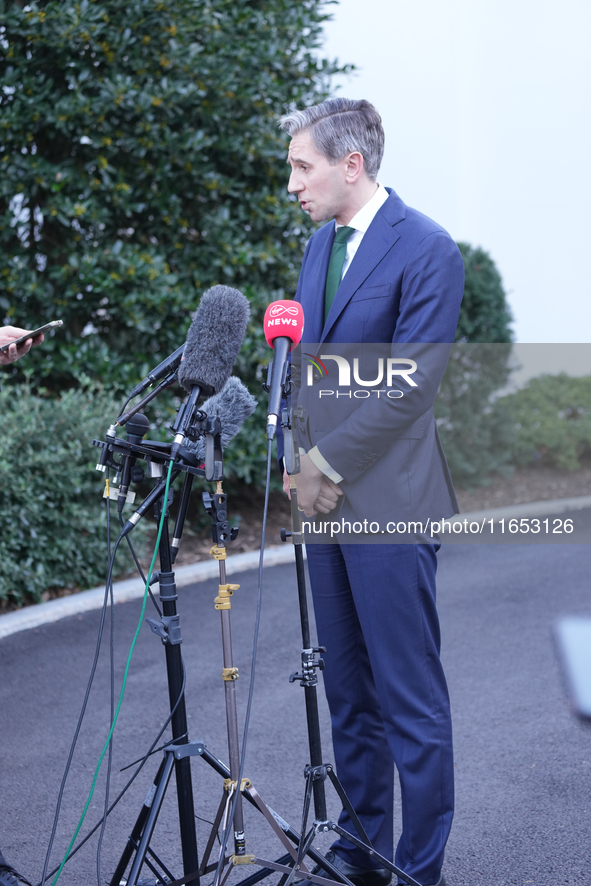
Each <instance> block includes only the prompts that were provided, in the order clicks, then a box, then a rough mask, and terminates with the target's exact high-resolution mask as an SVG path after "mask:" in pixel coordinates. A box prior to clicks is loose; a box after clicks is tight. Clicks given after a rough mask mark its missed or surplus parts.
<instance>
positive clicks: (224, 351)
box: [179, 286, 250, 394]
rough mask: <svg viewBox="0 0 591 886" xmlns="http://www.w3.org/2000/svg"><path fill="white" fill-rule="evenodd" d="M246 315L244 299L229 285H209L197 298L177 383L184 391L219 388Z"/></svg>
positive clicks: (233, 356)
mask: <svg viewBox="0 0 591 886" xmlns="http://www.w3.org/2000/svg"><path fill="white" fill-rule="evenodd" d="M249 316H250V305H249V303H248V299H247V298H246V297H245V296H244V295H242V293H241V292H239V291H238V290H237V289H231V288H230V287H229V286H212V288H211V289H208V290H207V292H205V293H204V294H203V296H202V298H201V301H200V303H199V307H198V309H197V313H196V314H195V317H194V319H193V322H192V323H191V326H190V327H189V331H188V333H187V342H186V345H185V351H184V355H183V360H182V362H181V365H180V367H179V382H180V384H181V385H182V386H183V387H184V388H185V390H186V391H189V392H190V391H191V390H192V388H193V386H194V385H200V386H201V387H202V388H203V389H204V392H205V393H209V394H212V393H218V392H219V391H221V390H222V388H223V387H224V385H225V384H226V382H227V381H228V379H229V377H230V373H231V372H232V366H233V365H234V361H235V360H236V356H237V354H238V351H239V350H240V345H241V344H242V339H243V338H244V333H245V332H246V324H247V323H248V318H249Z"/></svg>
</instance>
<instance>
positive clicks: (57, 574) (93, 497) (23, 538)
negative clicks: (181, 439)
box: [0, 385, 126, 605]
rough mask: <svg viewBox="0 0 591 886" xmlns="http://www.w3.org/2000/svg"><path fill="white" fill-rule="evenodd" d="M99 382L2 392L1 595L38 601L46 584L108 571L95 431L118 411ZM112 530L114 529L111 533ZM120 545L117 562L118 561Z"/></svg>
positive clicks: (79, 582) (90, 579) (94, 579)
mask: <svg viewBox="0 0 591 886" xmlns="http://www.w3.org/2000/svg"><path fill="white" fill-rule="evenodd" d="M116 408H117V407H116V405H115V403H114V401H113V397H112V395H110V394H109V393H108V392H106V391H104V390H101V389H99V388H94V389H82V388H79V389H77V390H70V391H66V392H65V393H63V394H62V395H61V396H60V397H54V398H51V399H49V398H46V397H43V396H34V395H33V394H32V393H31V391H30V388H29V387H28V386H26V385H15V386H10V387H9V386H7V385H4V387H3V390H2V392H1V393H0V415H1V416H2V431H1V433H0V504H1V508H2V532H1V534H0V562H1V563H2V572H1V574H0V601H7V602H9V603H12V604H17V605H22V604H23V603H30V602H39V601H40V600H41V594H42V593H43V592H44V591H46V590H48V589H50V588H72V589H80V588H88V587H92V586H93V585H95V584H98V583H100V582H101V581H104V580H105V578H106V565H107V543H106V519H105V509H104V507H103V506H102V504H101V501H102V498H101V496H102V489H103V486H104V479H103V475H102V474H99V473H98V472H97V471H96V470H95V465H96V462H97V461H98V458H97V454H98V453H99V450H98V449H95V448H94V447H93V446H92V445H91V440H92V438H93V436H96V437H101V436H102V435H103V434H104V432H105V427H104V425H105V416H107V415H116V414H117V413H116V411H115V410H116ZM115 537H116V536H115ZM125 560H126V556H125V554H124V553H122V555H121V557H120V558H118V562H119V563H121V564H122V566H123V565H124V561H125Z"/></svg>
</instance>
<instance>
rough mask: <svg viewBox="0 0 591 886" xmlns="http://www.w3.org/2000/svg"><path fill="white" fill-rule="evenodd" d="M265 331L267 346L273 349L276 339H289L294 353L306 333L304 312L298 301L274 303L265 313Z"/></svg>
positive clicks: (284, 300)
mask: <svg viewBox="0 0 591 886" xmlns="http://www.w3.org/2000/svg"><path fill="white" fill-rule="evenodd" d="M263 329H264V330H265V338H266V339H267V344H268V345H269V346H270V347H271V348H272V347H274V345H273V342H274V341H275V339H276V338H289V339H290V341H291V346H290V348H289V350H290V351H292V350H293V349H294V348H295V346H296V345H297V344H299V343H300V339H301V337H302V333H303V332H304V311H303V308H302V306H301V304H299V302H297V301H291V299H286V298H285V299H282V300H281V301H274V302H271V304H270V305H269V306H268V308H267V310H266V311H265V319H264V320H263Z"/></svg>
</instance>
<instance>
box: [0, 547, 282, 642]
mask: <svg viewBox="0 0 591 886" xmlns="http://www.w3.org/2000/svg"><path fill="white" fill-rule="evenodd" d="M292 548H293V546H292V545H291V544H286V545H282V546H281V547H279V546H274V547H269V548H265V561H264V563H265V566H278V565H281V564H283V563H290V562H291V561H292V560H293V553H292ZM258 565H259V551H247V552H246V553H245V554H234V555H233V556H229V557H228V558H227V560H226V574H227V575H232V574H233V573H235V572H244V571H246V570H247V569H257V568H258ZM218 576H219V566H218V563H217V562H216V561H215V560H211V561H210V560H206V561H205V562H203V563H192V564H190V565H189V566H180V567H179V568H178V569H176V570H175V579H176V583H177V586H178V587H184V586H185V585H190V584H195V583H196V582H201V581H207V580H208V579H210V578H217V577H218ZM144 589H145V585H144V584H143V582H142V580H141V579H140V578H128V579H126V580H125V581H117V582H115V583H114V584H113V599H114V601H115V603H127V602H128V600H137V599H139V598H140V597H143V596H144ZM104 599H105V586H104V585H101V586H100V587H97V588H91V589H90V590H89V591H81V592H80V593H78V594H72V595H71V596H69V597H60V598H59V599H58V600H49V601H48V602H47V603H38V604H37V605H36V606H26V607H25V608H24V609H19V610H17V611H16V612H7V613H6V615H0V640H2V639H3V638H4V637H8V636H10V635H11V634H16V633H18V632H19V631H28V630H31V628H38V627H41V625H45V624H50V623H51V622H54V621H59V620H60V619H62V618H68V616H71V615H79V614H80V613H81V612H90V611H91V610H93V609H101V608H102V605H103V602H104Z"/></svg>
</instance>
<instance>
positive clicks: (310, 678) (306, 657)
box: [289, 646, 326, 686]
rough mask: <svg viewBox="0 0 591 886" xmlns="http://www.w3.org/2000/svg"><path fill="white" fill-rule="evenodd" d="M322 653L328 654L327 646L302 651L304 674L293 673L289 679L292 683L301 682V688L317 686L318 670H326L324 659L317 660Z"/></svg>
mask: <svg viewBox="0 0 591 886" xmlns="http://www.w3.org/2000/svg"><path fill="white" fill-rule="evenodd" d="M320 652H326V646H314V647H312V648H310V649H302V673H301V674H298V673H293V674H291V676H290V678H289V682H290V683H295V682H296V680H299V681H300V686H316V684H317V683H318V675H317V674H316V670H319V671H323V670H324V659H323V658H316V656H317V655H318V654H319V653H320Z"/></svg>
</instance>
